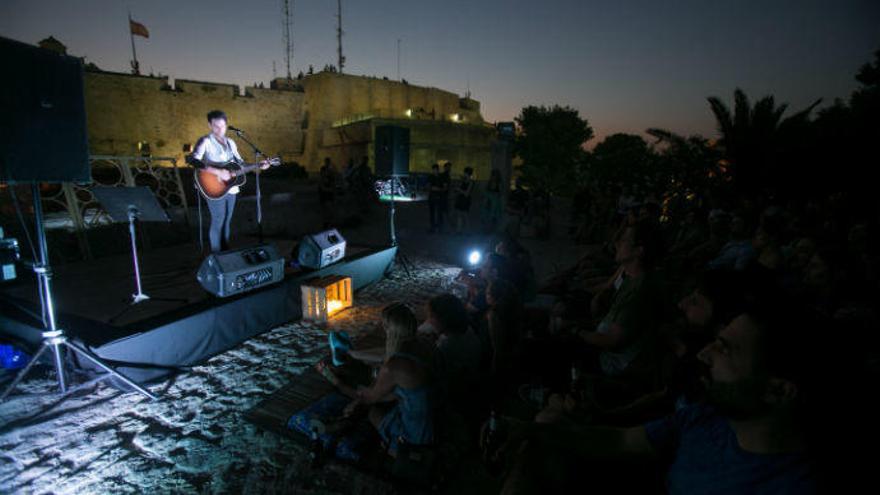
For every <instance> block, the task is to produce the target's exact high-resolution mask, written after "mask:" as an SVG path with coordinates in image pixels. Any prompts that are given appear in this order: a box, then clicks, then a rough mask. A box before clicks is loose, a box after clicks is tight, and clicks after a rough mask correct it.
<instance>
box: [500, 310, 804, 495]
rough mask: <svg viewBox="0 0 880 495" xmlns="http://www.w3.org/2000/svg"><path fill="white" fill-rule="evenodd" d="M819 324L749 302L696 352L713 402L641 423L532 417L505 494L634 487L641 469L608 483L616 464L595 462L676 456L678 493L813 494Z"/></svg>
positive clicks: (519, 435) (520, 435)
mask: <svg viewBox="0 0 880 495" xmlns="http://www.w3.org/2000/svg"><path fill="white" fill-rule="evenodd" d="M811 328H813V325H811V324H810V321H809V320H808V319H807V318H806V317H803V315H800V316H799V315H798V313H797V312H790V311H786V310H784V309H783V307H782V306H780V305H777V306H775V307H771V308H757V307H756V308H752V309H748V310H746V311H744V312H742V313H740V314H739V315H737V316H736V317H734V318H733V319H732V320H731V321H730V323H729V324H728V325H727V326H725V327H724V328H723V329H722V330H721V331H720V332H719V333H718V336H717V338H716V339H715V341H714V342H712V343H710V344H709V345H707V346H706V347H705V348H703V350H702V351H700V353H699V354H698V358H699V360H700V361H701V362H702V363H704V364H705V365H706V367H707V373H706V375H705V376H704V378H703V381H704V384H705V385H706V395H707V400H706V403H705V404H698V405H693V406H689V407H686V408H684V409H681V410H678V411H676V412H675V413H674V414H672V415H670V416H668V417H666V418H663V419H660V420H657V421H653V422H650V423H647V424H645V425H643V426H638V427H633V428H607V427H588V426H584V427H575V428H562V427H558V426H555V425H538V424H530V425H527V426H525V427H523V428H522V429H520V430H518V431H515V432H514V433H513V435H512V437H511V440H510V441H509V442H508V444H507V447H506V448H505V450H506V451H510V450H511V449H516V450H517V453H516V457H515V462H514V465H513V466H512V470H511V472H510V475H509V476H508V477H507V479H506V481H505V486H504V489H503V490H502V493H532V492H534V491H535V490H538V489H547V488H549V487H551V486H553V485H554V483H559V482H560V480H561V479H565V480H566V481H567V482H568V483H574V484H573V485H569V486H566V487H564V488H566V489H574V488H575V487H580V489H581V491H584V490H588V489H598V490H599V491H600V492H601V491H602V490H601V488H616V489H617V490H620V489H621V488H629V487H628V486H624V485H626V484H627V483H632V481H633V479H636V481H638V478H640V476H638V475H636V476H634V475H633V474H634V473H633V472H629V471H627V473H628V475H627V476H623V475H622V474H623V473H621V472H620V470H619V469H618V470H617V472H618V473H619V474H621V476H615V479H614V480H613V481H611V482H610V483H603V481H602V480H607V479H608V476H607V474H608V472H609V470H608V469H607V467H605V466H604V465H603V464H599V463H597V462H596V461H600V462H601V461H609V460H623V459H629V460H632V459H642V460H649V459H664V460H667V461H669V464H668V468H667V470H666V473H665V474H666V476H665V477H666V483H667V489H668V491H669V492H670V493H688V494H694V493H717V494H722V493H723V494H726V493H754V494H764V493H767V494H769V493H815V492H816V491H817V488H816V484H817V481H816V467H815V465H814V463H813V462H812V460H811V457H810V456H808V455H807V451H806V446H807V442H806V438H805V432H806V429H805V428H804V427H803V426H802V425H803V421H802V419H803V418H802V417H801V416H802V415H803V414H804V413H805V411H806V409H805V408H804V404H803V402H804V398H805V397H808V396H809V395H810V391H811V390H812V387H811V385H812V384H813V383H815V380H814V379H813V378H812V377H811V376H810V373H811V372H812V371H813V370H814V369H815V368H817V366H816V362H815V359H814V358H815V356H817V355H820V354H813V353H812V352H811V351H812V350H813V347H812V346H813V344H812V343H813V342H815V341H816V340H815V338H813V337H812V335H814V333H813V332H811V330H810V329H811ZM584 461H588V462H589V461H593V462H590V463H588V464H586V465H585V464H584ZM566 464H567V466H565V465H566ZM591 465H592V466H594V467H596V468H597V469H589V466H591ZM563 466H565V467H563ZM600 466H603V467H601V468H600ZM572 473H575V475H574V476H576V477H580V478H581V479H580V480H573V479H572ZM603 474H604V475H606V476H602V475H603ZM642 478H644V477H642ZM584 485H586V486H584ZM597 485H598V486H597ZM640 488H642V489H645V487H644V486H642V487H640ZM655 488H659V487H655ZM590 491H592V490H590ZM624 491H625V490H624Z"/></svg>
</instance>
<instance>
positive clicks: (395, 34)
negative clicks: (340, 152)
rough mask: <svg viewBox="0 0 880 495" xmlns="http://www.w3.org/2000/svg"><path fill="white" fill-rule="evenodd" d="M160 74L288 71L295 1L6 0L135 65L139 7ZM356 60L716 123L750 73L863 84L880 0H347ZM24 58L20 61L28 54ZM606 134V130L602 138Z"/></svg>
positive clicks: (780, 93) (793, 98)
mask: <svg viewBox="0 0 880 495" xmlns="http://www.w3.org/2000/svg"><path fill="white" fill-rule="evenodd" d="M292 3H293V4H294V21H293V30H292V32H293V40H294V60H293V64H294V68H293V73H294V74H296V72H298V71H300V70H303V71H305V69H306V68H307V67H308V65H309V64H312V65H314V66H315V68H316V69H320V68H321V67H323V66H324V65H325V64H328V63H333V64H335V63H336V33H335V27H336V19H335V14H336V1H335V0H295V1H293V2H292ZM128 9H131V12H132V17H133V18H134V20H136V21H138V22H141V23H142V24H144V25H145V26H146V27H147V28H148V29H149V31H150V38H149V39H143V38H136V39H135V41H136V43H137V52H138V58H139V60H140V62H141V69H142V71H143V72H145V73H149V72H151V71H152V72H154V73H156V74H158V73H162V74H165V75H170V76H171V77H173V78H177V77H179V78H182V79H197V80H207V81H217V82H231V83H237V84H247V85H250V84H253V83H254V82H255V81H262V82H264V83H268V81H269V79H271V77H272V61H273V60H274V61H276V64H277V68H278V69H277V70H278V74H279V75H283V74H284V72H285V69H284V48H283V44H282V34H281V33H282V28H281V25H282V24H281V2H280V0H250V1H241V0H238V1H232V0H215V1H210V2H209V1H195V0H176V1H171V0H151V1H147V0H140V1H137V0H133V1H129V2H123V1H120V0H81V1H63V0H54V1H48V0H3V1H2V3H0V36H5V37H9V38H13V39H16V40H20V41H24V42H27V43H34V44H35V43H36V42H38V41H39V40H40V39H42V38H45V37H47V36H49V35H52V36H55V37H56V38H57V39H59V40H60V41H61V42H63V43H64V44H66V45H67V47H68V52H69V53H71V54H73V55H78V56H86V57H87V60H88V61H90V62H94V63H96V64H97V65H98V66H99V67H101V68H102V69H105V70H112V71H123V72H128V71H129V65H128V61H129V59H130V58H131V44H130V41H129V35H128V24H127V10H128ZM343 28H344V30H345V36H344V39H343V46H344V53H345V55H346V58H347V63H346V67H345V71H346V72H348V73H353V74H365V75H377V76H380V77H381V76H388V77H389V78H394V77H396V73H397V52H396V49H397V39H398V38H400V39H401V40H402V50H401V52H402V54H401V58H402V61H401V72H402V76H403V77H404V78H405V79H407V80H409V81H410V82H412V83H414V84H420V85H426V86H435V87H438V88H442V89H446V90H449V91H453V92H456V93H459V94H464V93H465V91H466V89H467V87H468V82H469V84H470V90H471V93H472V95H473V97H474V98H475V99H477V100H479V101H480V102H481V103H482V112H483V116H484V117H485V118H486V119H487V120H489V121H498V120H511V119H512V118H513V117H514V116H516V114H518V113H519V110H520V109H521V108H522V107H523V106H525V105H529V104H556V103H558V104H562V105H570V106H572V107H574V108H576V109H578V110H579V111H580V112H581V115H582V116H583V117H586V118H587V119H588V120H589V122H590V124H591V125H592V126H593V128H594V129H595V131H596V134H597V136H598V137H602V136H605V135H608V134H611V133H614V132H638V133H640V132H642V131H644V129H646V128H648V127H663V128H667V129H670V130H673V131H675V132H679V133H683V134H690V133H702V134H704V135H707V136H712V135H714V134H715V129H714V120H713V118H712V115H711V113H710V111H709V107H708V104H707V103H706V97H707V96H710V95H717V96H720V97H722V98H723V99H725V100H726V101H730V100H731V99H732V95H733V90H734V88H736V87H741V88H743V89H744V90H745V91H746V92H747V94H748V95H749V96H750V97H751V98H752V99H753V100H754V99H757V98H758V97H760V96H763V95H765V94H768V93H772V94H773V95H775V97H776V99H777V101H779V102H787V103H789V104H790V105H791V107H790V108H793V109H799V108H801V107H804V106H806V105H808V104H809V103H811V102H812V101H814V100H815V99H816V98H820V97H822V98H825V100H824V101H825V104H830V103H831V102H832V101H833V99H834V98H836V97H842V98H845V97H847V96H848V95H849V94H850V92H851V91H852V90H853V89H854V88H855V87H856V82H855V80H854V79H853V76H854V74H855V72H856V71H857V70H858V68H859V66H860V65H862V64H864V63H866V62H868V61H870V60H871V59H872V57H873V55H872V54H873V52H874V51H875V50H877V49H880V2H877V1H876V0H840V1H817V0H785V1H782V0H767V1H728V2H720V1H715V2H712V1H710V2H706V1H699V0H688V1H684V0H673V1H665V2H663V1H660V2H658V1H642V0H639V1H590V0H568V1H562V0H556V1H524V0H504V1H495V0H491V1H489V0H486V1H484V0H469V1H465V0H444V1H433V2H428V1H422V0H409V1H404V0H373V1H367V0H357V1H353V0H347V1H343ZM13 69H14V68H13ZM591 144H595V142H594V143H591Z"/></svg>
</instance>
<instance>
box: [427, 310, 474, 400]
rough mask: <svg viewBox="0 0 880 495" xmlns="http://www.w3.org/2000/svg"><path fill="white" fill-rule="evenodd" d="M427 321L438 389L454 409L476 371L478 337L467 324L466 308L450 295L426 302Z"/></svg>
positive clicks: (469, 385) (463, 395)
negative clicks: (432, 338) (431, 332)
mask: <svg viewBox="0 0 880 495" xmlns="http://www.w3.org/2000/svg"><path fill="white" fill-rule="evenodd" d="M427 322H428V324H429V325H430V326H431V327H432V328H434V329H435V331H436V332H437V334H438V336H437V341H436V346H435V350H434V356H433V363H434V372H435V377H436V383H437V387H438V392H439V393H440V395H441V397H442V398H443V399H444V400H448V401H449V402H450V403H451V405H452V406H453V407H454V408H458V407H460V406H463V405H465V403H466V400H467V398H468V397H469V392H471V391H472V389H471V385H473V384H474V383H475V381H476V380H477V378H478V373H479V371H480V358H481V352H482V351H481V347H480V339H479V338H478V337H477V336H476V334H475V333H474V332H473V331H472V330H471V329H470V327H469V325H468V315H467V310H466V309H465V307H464V304H462V302H461V300H460V299H458V298H457V297H455V296H454V295H452V294H442V295H439V296H436V297H434V298H432V299H431V300H430V301H429V302H428V319H427Z"/></svg>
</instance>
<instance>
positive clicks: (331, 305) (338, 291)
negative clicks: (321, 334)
mask: <svg viewBox="0 0 880 495" xmlns="http://www.w3.org/2000/svg"><path fill="white" fill-rule="evenodd" d="M300 291H301V292H302V313H303V319H306V320H313V321H317V322H322V323H323V322H326V321H327V320H328V319H329V318H330V317H331V316H333V315H334V314H336V313H338V312H340V311H342V310H343V309H345V308H350V307H351V303H352V297H351V277H342V276H339V275H330V276H328V277H323V278H313V279H309V280H307V281H306V282H305V283H304V284H303V285H302V286H301V287H300Z"/></svg>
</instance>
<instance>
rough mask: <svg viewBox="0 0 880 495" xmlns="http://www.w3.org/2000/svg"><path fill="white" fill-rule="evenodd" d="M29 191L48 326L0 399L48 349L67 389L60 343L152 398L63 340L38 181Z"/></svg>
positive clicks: (61, 385)
mask: <svg viewBox="0 0 880 495" xmlns="http://www.w3.org/2000/svg"><path fill="white" fill-rule="evenodd" d="M31 188H32V192H33V201H34V223H35V227H36V230H37V232H36V233H37V243H38V245H39V248H40V253H39V255H40V259H39V260H34V265H33V269H34V273H36V275H37V283H38V284H39V286H40V303H41V304H42V306H43V314H45V315H46V320H47V321H46V324H47V325H48V328H47V329H45V330H44V331H43V332H42V338H43V343H42V345H41V346H40V349H39V350H38V351H37V353H36V354H34V357H33V358H32V359H31V361H30V362H29V363H28V364H27V366H25V367H24V369H22V370H21V372H19V373H18V375H16V377H15V379H14V380H13V381H12V383H11V384H10V385H9V387H7V388H6V390H4V391H3V395H0V401H2V400H4V399H6V396H8V395H9V394H10V392H12V390H13V389H14V388H15V387H16V385H18V383H19V382H20V381H21V380H22V379H23V378H24V377H25V376H26V375H27V374H28V372H29V371H30V370H31V368H32V367H33V366H34V364H35V363H36V362H37V361H38V360H39V358H40V356H42V355H43V353H44V352H46V350H47V349H48V350H51V351H52V355H53V357H54V360H55V372H56V374H57V376H58V388H60V389H61V393H62V394H63V393H66V392H67V380H66V371H65V368H64V353H63V347H66V348H67V349H69V350H70V351H72V352H74V353H76V354H78V355H79V356H80V357H82V358H84V359H86V360H88V361H90V362H91V363H92V364H94V365H95V366H97V367H99V368H101V369H102V370H104V371H106V372H107V375H105V376H104V377H102V379H103V378H109V377H111V376H114V377H116V378H118V379H119V380H121V381H122V382H123V383H125V384H126V385H128V386H129V387H131V388H133V389H135V390H137V391H138V392H140V393H141V394H143V395H145V396H147V397H149V398H150V399H152V400H156V399H157V397H156V396H155V395H153V394H152V393H150V392H149V391H148V390H147V389H145V388H143V387H141V386H140V385H138V384H137V383H135V382H134V381H132V380H131V379H129V378H128V377H126V376H125V375H123V374H122V373H120V372H118V371H116V370H114V369H113V368H111V367H110V366H109V365H107V364H105V363H104V362H103V361H101V359H100V358H99V357H98V356H96V355H95V354H93V353H92V352H91V351H89V350H88V349H86V348H84V347H82V346H80V345H77V344H74V343H72V342H70V341H69V340H67V336H66V335H65V334H64V330H62V329H60V328H58V326H57V325H56V322H55V305H54V302H53V301H52V292H51V288H50V280H51V278H52V269H51V267H50V266H49V253H48V248H47V246H46V233H45V232H44V230H43V207H42V204H41V200H40V186H39V184H38V183H36V182H34V183H32V184H31Z"/></svg>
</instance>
